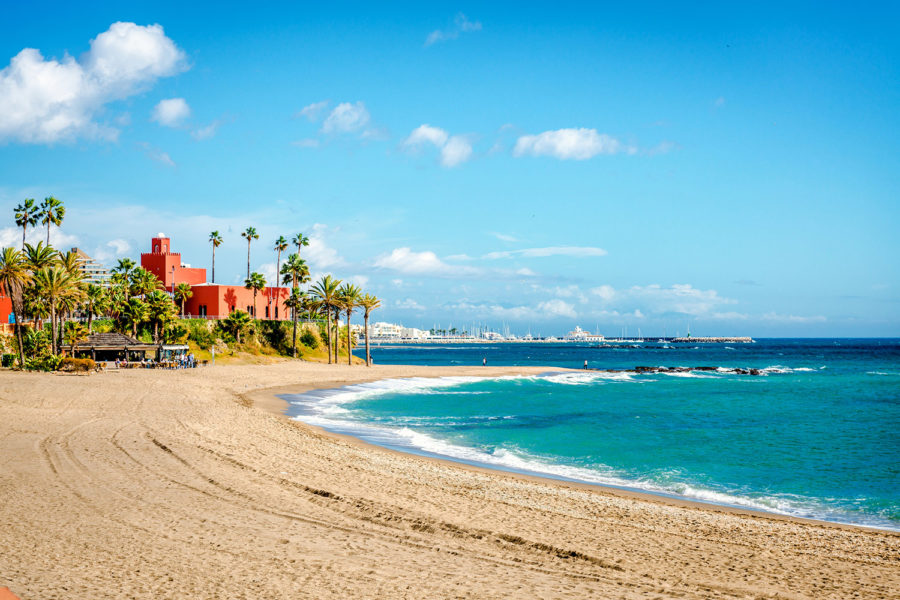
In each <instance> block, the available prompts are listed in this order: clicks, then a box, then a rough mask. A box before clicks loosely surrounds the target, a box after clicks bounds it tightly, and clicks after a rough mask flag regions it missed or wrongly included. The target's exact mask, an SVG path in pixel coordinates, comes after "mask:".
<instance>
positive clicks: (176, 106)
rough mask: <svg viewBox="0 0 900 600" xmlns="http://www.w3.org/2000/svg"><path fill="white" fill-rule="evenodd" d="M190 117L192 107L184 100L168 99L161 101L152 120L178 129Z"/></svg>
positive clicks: (154, 110) (154, 111)
mask: <svg viewBox="0 0 900 600" xmlns="http://www.w3.org/2000/svg"><path fill="white" fill-rule="evenodd" d="M189 116H191V107H190V106H188V103H187V102H186V101H185V99H184V98H168V99H166V100H160V101H159V103H158V104H157V105H156V107H155V108H154V109H153V116H152V117H151V119H150V120H151V121H156V122H157V123H159V124H160V125H163V126H165V127H178V126H179V125H181V123H182V122H183V121H184V120H185V119H187V118H188V117H189Z"/></svg>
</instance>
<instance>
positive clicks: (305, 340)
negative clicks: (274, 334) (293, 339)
mask: <svg viewBox="0 0 900 600" xmlns="http://www.w3.org/2000/svg"><path fill="white" fill-rule="evenodd" d="M300 343H301V344H303V345H304V346H306V347H307V348H318V347H319V344H321V343H322V341H321V340H320V339H319V336H317V335H316V332H315V331H313V330H312V329H309V328H306V327H304V328H303V333H301V334H300Z"/></svg>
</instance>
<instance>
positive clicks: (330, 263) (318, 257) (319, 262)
mask: <svg viewBox="0 0 900 600" xmlns="http://www.w3.org/2000/svg"><path fill="white" fill-rule="evenodd" d="M327 232H328V226H327V225H323V224H322V223H316V224H315V225H313V227H312V233H310V234H309V246H305V247H304V248H303V254H302V255H301V256H302V257H303V258H304V259H305V260H306V261H307V262H308V263H309V264H310V266H312V267H315V268H317V269H328V268H330V267H339V266H341V265H344V264H346V262H345V261H344V259H343V258H341V257H340V255H339V254H338V253H337V250H335V249H334V248H332V247H330V246H329V245H328V244H326V243H325V235H326V233H327ZM291 252H293V250H291Z"/></svg>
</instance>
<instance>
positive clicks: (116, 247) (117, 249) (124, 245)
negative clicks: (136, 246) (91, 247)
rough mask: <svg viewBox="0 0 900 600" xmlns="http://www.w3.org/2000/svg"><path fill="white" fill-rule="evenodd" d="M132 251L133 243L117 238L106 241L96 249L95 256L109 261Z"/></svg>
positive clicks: (99, 259)
mask: <svg viewBox="0 0 900 600" xmlns="http://www.w3.org/2000/svg"><path fill="white" fill-rule="evenodd" d="M129 251H131V244H130V243H128V241H127V240H123V239H121V238H120V239H115V240H110V241H108V242H106V243H105V244H104V245H102V246H100V247H99V248H97V249H96V250H95V251H94V254H93V257H92V258H95V259H96V260H98V261H100V262H102V263H109V262H110V261H112V260H113V259H115V258H118V257H120V256H125V255H126V254H127V253H128V252H129Z"/></svg>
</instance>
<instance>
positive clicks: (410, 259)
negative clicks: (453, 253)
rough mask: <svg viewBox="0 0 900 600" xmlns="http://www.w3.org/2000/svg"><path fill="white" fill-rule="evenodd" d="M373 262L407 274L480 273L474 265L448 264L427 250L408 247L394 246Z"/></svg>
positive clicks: (459, 274)
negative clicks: (419, 250)
mask: <svg viewBox="0 0 900 600" xmlns="http://www.w3.org/2000/svg"><path fill="white" fill-rule="evenodd" d="M374 264H375V266H376V267H378V268H381V269H390V270H392V271H397V272H399V273H405V274H408V275H426V276H432V277H465V276H467V275H476V274H480V270H479V269H476V268H474V267H467V266H460V265H449V264H447V263H445V262H444V261H442V260H441V259H440V258H438V256H437V254H435V253H434V252H431V251H429V250H426V251H424V252H413V251H412V250H411V249H409V248H394V250H392V251H391V252H390V253H388V254H382V255H381V256H379V257H378V258H376V259H375V263H374Z"/></svg>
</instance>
